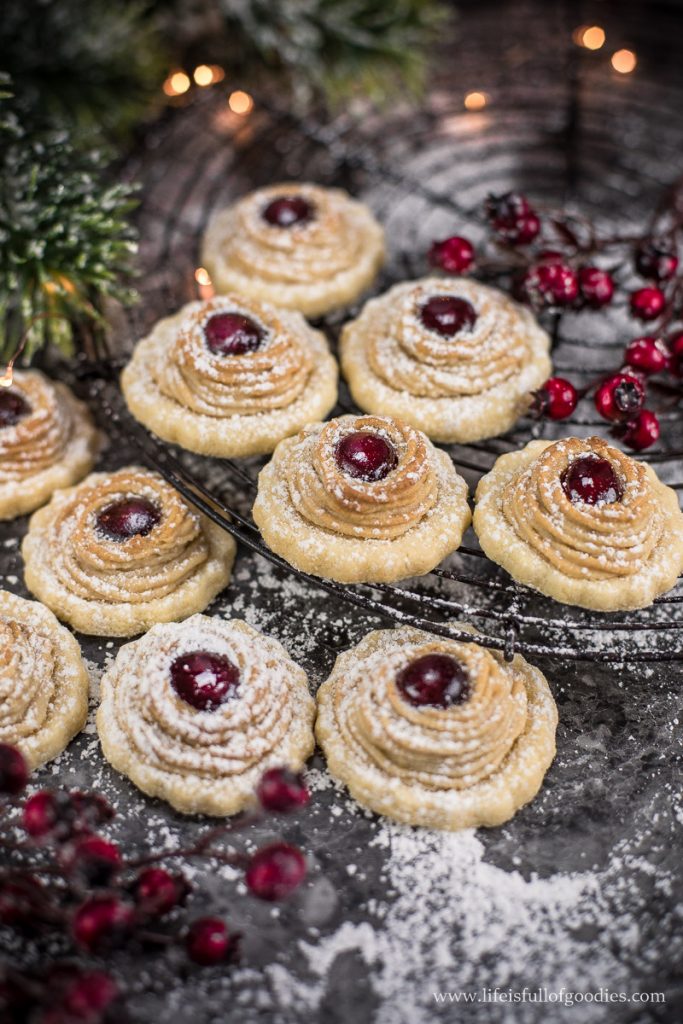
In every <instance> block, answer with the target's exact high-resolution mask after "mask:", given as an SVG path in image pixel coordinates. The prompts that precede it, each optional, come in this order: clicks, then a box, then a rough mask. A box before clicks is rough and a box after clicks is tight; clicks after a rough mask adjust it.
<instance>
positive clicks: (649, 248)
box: [635, 240, 678, 281]
mask: <svg viewBox="0 0 683 1024" xmlns="http://www.w3.org/2000/svg"><path fill="white" fill-rule="evenodd" d="M635 263H636V270H637V271H638V273H639V274H640V275H641V276H642V277H647V278H648V279H650V280H652V281H668V280H669V279H670V278H672V277H673V276H674V274H675V273H676V271H677V270H678V256H677V254H676V250H675V247H674V246H673V245H671V243H669V242H666V241H654V240H652V241H647V242H643V243H642V244H641V245H640V246H639V247H638V249H637V250H636V259H635Z"/></svg>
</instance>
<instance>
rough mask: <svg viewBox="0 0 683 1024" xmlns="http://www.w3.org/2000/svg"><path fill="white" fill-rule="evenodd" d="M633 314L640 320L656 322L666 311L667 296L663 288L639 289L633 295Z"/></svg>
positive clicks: (631, 302)
mask: <svg viewBox="0 0 683 1024" xmlns="http://www.w3.org/2000/svg"><path fill="white" fill-rule="evenodd" d="M630 306H631V313H632V314H633V316H634V317H636V319H638V320H646V321H647V320H656V319H657V317H658V316H660V314H661V313H663V311H664V307H665V306H666V296H665V294H664V292H663V291H662V290H661V288H654V287H647V288H639V289H638V291H635V292H632V293H631V299H630Z"/></svg>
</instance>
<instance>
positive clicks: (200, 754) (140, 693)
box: [97, 615, 315, 815]
mask: <svg viewBox="0 0 683 1024" xmlns="http://www.w3.org/2000/svg"><path fill="white" fill-rule="evenodd" d="M314 714H315V705H314V702H313V699H312V697H311V696H310V694H309V691H308V683H307V679H306V674H305V672H304V671H303V669H301V668H299V666H298V665H296V664H295V663H294V662H293V661H292V660H291V658H290V657H289V655H288V654H287V652H286V651H285V649H284V647H282V645H281V644H279V643H278V642H277V641H276V640H272V639H271V638H269V637H267V636H264V635H263V634H262V633H259V632H258V630H256V629H253V628H252V627H251V626H249V625H247V623H246V622H241V621H240V620H238V619H233V620H231V621H229V622H226V621H225V620H224V619H211V618H208V617H207V616H205V615H193V616H192V618H190V619H186V620H185V622H182V623H174V624H169V625H160V626H154V627H153V628H152V629H150V631H149V633H147V634H146V635H145V636H143V637H142V638H141V639H139V640H136V641H134V642H133V643H130V644H126V645H125V647H122V648H121V650H120V651H119V653H118V655H117V657H116V661H115V662H114V664H113V665H112V667H111V668H110V669H109V670H108V671H107V672H105V674H104V676H103V678H102V703H101V705H100V708H99V711H98V712H97V729H98V732H99V734H100V741H101V743H102V750H103V751H104V755H105V757H106V758H107V760H108V761H110V762H111V764H112V765H113V766H114V768H116V769H117V770H118V771H120V772H122V773H123V774H124V775H127V776H128V778H129V779H130V780H131V781H132V782H134V783H135V785H136V786H139V788H140V789H142V790H143V791H144V792H145V793H148V794H149V795H150V796H158V797H161V799H162V800H167V801H168V802H169V803H170V804H172V805H173V807H175V808H176V809H177V810H179V811H185V812H187V813H190V814H215V815H226V814H235V813H236V812H237V811H240V810H242V808H243V807H245V806H247V805H248V804H251V803H253V802H254V800H255V789H256V786H257V784H258V782H259V779H260V778H261V776H262V775H263V773H264V772H265V771H266V769H268V768H273V767H276V766H279V765H283V766H287V767H289V768H291V769H293V770H298V769H299V768H301V767H302V766H303V764H304V762H305V761H306V759H307V758H308V757H309V756H310V754H312V753H313V747H314V742H313V717H314Z"/></svg>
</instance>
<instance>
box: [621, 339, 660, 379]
mask: <svg viewBox="0 0 683 1024" xmlns="http://www.w3.org/2000/svg"><path fill="white" fill-rule="evenodd" d="M625 358H626V362H627V363H628V364H629V366H635V368H636V369H637V370H641V371H642V372H643V373H662V372H663V371H664V370H666V369H668V366H669V353H668V352H667V350H666V346H665V345H664V343H663V342H662V341H660V339H659V338H653V337H652V336H651V335H645V336H644V337H642V338H634V339H633V341H632V342H631V343H630V344H629V345H628V346H627V348H626V352H625Z"/></svg>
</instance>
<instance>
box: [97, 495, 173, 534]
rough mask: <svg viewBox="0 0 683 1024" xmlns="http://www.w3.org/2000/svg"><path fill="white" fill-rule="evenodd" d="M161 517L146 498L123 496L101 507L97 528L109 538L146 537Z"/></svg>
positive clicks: (154, 506)
mask: <svg viewBox="0 0 683 1024" xmlns="http://www.w3.org/2000/svg"><path fill="white" fill-rule="evenodd" d="M160 519H161V512H160V511H159V509H158V508H157V507H156V505H153V504H152V502H151V501H148V500H147V498H124V499H123V500H122V501H115V502H114V503H113V504H112V505H107V507H106V508H104V509H102V511H101V512H100V514H99V515H98V517H97V528H98V529H99V530H101V532H102V533H104V534H105V535H106V536H107V537H109V538H110V539H111V540H129V539H130V538H131V537H146V536H147V534H148V533H150V532H151V531H152V530H153V529H154V527H155V526H156V525H157V523H158V522H159V520H160Z"/></svg>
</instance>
